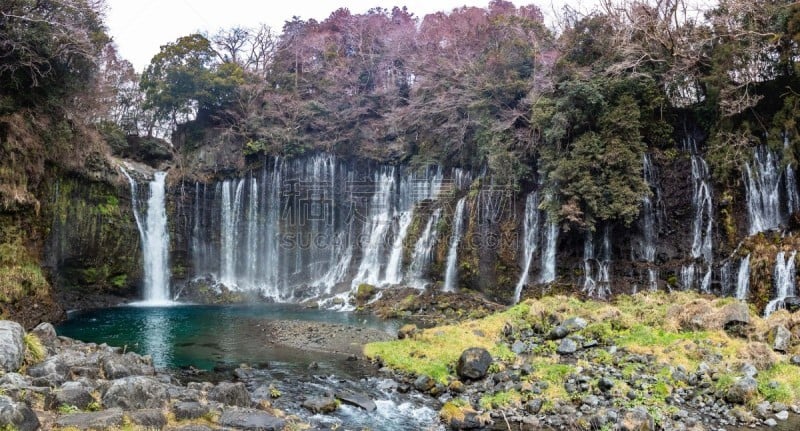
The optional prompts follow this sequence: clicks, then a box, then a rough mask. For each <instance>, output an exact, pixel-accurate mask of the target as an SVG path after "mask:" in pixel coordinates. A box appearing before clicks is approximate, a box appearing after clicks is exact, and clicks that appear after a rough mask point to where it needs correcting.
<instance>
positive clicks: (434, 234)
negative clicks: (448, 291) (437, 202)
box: [409, 208, 442, 289]
mask: <svg viewBox="0 0 800 431" xmlns="http://www.w3.org/2000/svg"><path fill="white" fill-rule="evenodd" d="M441 215H442V209H441V208H437V209H436V210H434V211H433V213H432V214H431V217H430V218H429V219H428V223H427V224H426V225H425V230H423V231H422V234H421V235H420V237H419V239H418V240H417V243H416V244H415V245H414V254H413V255H412V259H411V266H410V268H409V272H410V277H409V279H410V280H411V285H412V286H413V287H416V288H418V289H424V288H425V286H427V284H428V283H427V280H426V272H427V270H428V267H429V266H430V263H431V260H432V259H431V258H432V255H433V247H434V246H435V245H436V240H437V238H438V231H439V229H438V227H439V218H440V217H441Z"/></svg>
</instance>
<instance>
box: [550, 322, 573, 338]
mask: <svg viewBox="0 0 800 431" xmlns="http://www.w3.org/2000/svg"><path fill="white" fill-rule="evenodd" d="M567 335H569V330H568V329H567V328H566V326H564V325H558V326H556V327H555V328H553V329H551V330H550V332H549V333H547V335H546V336H545V338H547V339H548V340H560V339H562V338H564V337H566V336H567Z"/></svg>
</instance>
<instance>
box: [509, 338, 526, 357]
mask: <svg viewBox="0 0 800 431" xmlns="http://www.w3.org/2000/svg"><path fill="white" fill-rule="evenodd" d="M527 350H528V346H526V345H525V343H523V342H522V341H520V340H517V341H515V342H514V344H512V345H511V351H512V352H514V354H516V355H521V354H523V353H525V351H527Z"/></svg>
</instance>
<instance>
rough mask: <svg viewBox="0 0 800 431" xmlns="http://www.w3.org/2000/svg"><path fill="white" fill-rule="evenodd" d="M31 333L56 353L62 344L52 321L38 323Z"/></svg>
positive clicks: (50, 350)
mask: <svg viewBox="0 0 800 431" xmlns="http://www.w3.org/2000/svg"><path fill="white" fill-rule="evenodd" d="M31 334H33V335H35V336H36V337H37V338H38V339H39V341H41V342H42V345H43V346H45V347H46V348H47V351H48V352H50V353H54V352H55V351H56V349H58V346H60V345H61V341H60V340H59V339H58V334H56V328H54V327H53V325H51V324H50V323H47V322H42V323H40V324H38V325H36V327H35V328H33V330H31Z"/></svg>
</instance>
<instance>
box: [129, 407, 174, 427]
mask: <svg viewBox="0 0 800 431" xmlns="http://www.w3.org/2000/svg"><path fill="white" fill-rule="evenodd" d="M128 416H129V417H130V418H131V422H133V423H134V424H136V425H139V426H141V427H143V428H145V429H161V428H164V426H166V425H167V417H166V416H164V412H163V411H161V410H159V409H144V410H136V411H133V412H130V413H128Z"/></svg>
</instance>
